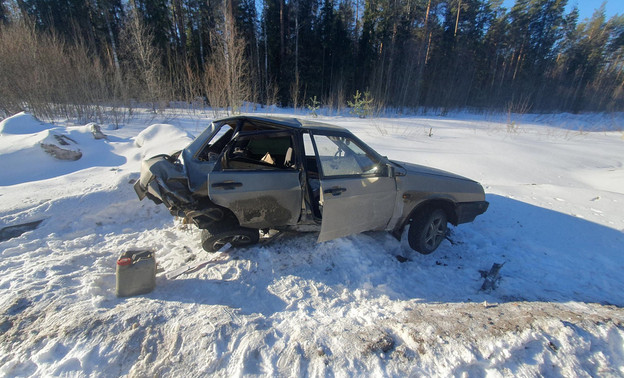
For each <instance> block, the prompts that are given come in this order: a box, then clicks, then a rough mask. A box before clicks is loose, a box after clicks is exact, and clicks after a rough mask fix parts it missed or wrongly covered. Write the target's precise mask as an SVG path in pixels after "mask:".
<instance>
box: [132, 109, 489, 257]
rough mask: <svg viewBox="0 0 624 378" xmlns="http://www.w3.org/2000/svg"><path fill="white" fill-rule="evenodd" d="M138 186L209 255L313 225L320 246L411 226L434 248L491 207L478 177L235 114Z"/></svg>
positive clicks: (156, 166)
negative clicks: (453, 228) (188, 226)
mask: <svg viewBox="0 0 624 378" xmlns="http://www.w3.org/2000/svg"><path fill="white" fill-rule="evenodd" d="M134 189H135V191H136V193H137V194H138V196H139V198H140V199H141V200H142V199H143V198H145V197H147V198H149V199H151V200H152V201H154V202H156V203H157V204H160V203H163V204H164V205H165V206H167V208H168V209H169V210H170V212H171V214H172V215H175V216H180V217H184V218H186V219H187V220H188V221H189V222H192V223H194V224H195V225H197V227H199V228H200V229H202V230H203V231H202V246H203V248H204V249H205V250H206V251H209V252H214V251H217V250H219V249H220V248H221V247H222V246H223V245H225V244H226V243H230V244H231V245H232V246H244V245H250V244H254V243H257V242H258V240H259V231H260V230H262V231H264V232H265V233H266V232H268V230H280V231H285V230H290V231H316V232H320V233H319V237H318V241H319V242H323V241H326V240H330V239H335V238H339V237H343V236H347V235H351V234H354V233H358V232H363V231H369V230H387V231H390V232H391V233H392V235H394V236H395V237H397V238H400V237H401V234H402V232H403V230H404V228H405V227H406V226H408V225H409V231H408V241H409V245H410V247H411V248H413V249H414V250H416V251H418V252H420V253H423V254H429V253H431V252H433V251H434V250H435V249H436V248H437V247H438V246H439V245H440V242H441V241H442V240H443V239H444V238H445V237H446V233H447V222H450V223H451V224H453V225H458V224H460V223H466V222H471V221H473V220H474V219H475V217H476V216H477V215H479V214H482V213H484V212H485V211H486V210H487V208H488V202H486V201H485V195H484V192H483V188H482V187H481V185H479V183H477V182H475V181H472V180H470V179H467V178H464V177H461V176H457V175H454V174H452V173H448V172H445V171H441V170H437V169H433V168H428V167H423V166H420V165H415V164H409V163H403V162H397V161H392V160H389V159H387V158H386V157H384V156H381V155H379V154H378V153H377V152H375V151H374V150H373V149H372V148H370V147H369V146H367V145H366V144H364V143H363V142H362V141H360V140H359V139H358V138H357V137H355V136H354V135H353V134H352V133H351V132H349V131H348V130H346V129H344V128H341V127H337V126H332V125H328V124H323V123H319V122H312V121H308V120H299V119H295V118H273V117H269V118H267V117H255V116H237V117H231V118H225V119H221V120H217V121H214V122H212V124H211V125H210V127H208V128H207V129H206V130H205V131H204V132H203V133H202V134H201V135H200V136H199V137H198V138H197V139H195V140H194V141H193V142H192V143H191V144H190V145H189V146H187V147H186V148H185V149H183V150H182V151H178V152H176V153H174V154H172V155H158V156H154V157H152V158H150V159H148V160H146V161H144V162H143V166H142V168H141V177H140V179H139V180H138V181H137V182H136V184H135V185H134Z"/></svg>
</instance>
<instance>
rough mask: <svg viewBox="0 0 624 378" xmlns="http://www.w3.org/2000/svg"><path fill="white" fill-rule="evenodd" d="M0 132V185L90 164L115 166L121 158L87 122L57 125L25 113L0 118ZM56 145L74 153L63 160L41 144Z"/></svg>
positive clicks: (49, 176)
mask: <svg viewBox="0 0 624 378" xmlns="http://www.w3.org/2000/svg"><path fill="white" fill-rule="evenodd" d="M1 125H2V126H4V130H5V131H7V130H8V131H11V132H10V133H8V132H6V133H2V134H0V156H2V163H3V169H2V175H0V186H8V185H16V184H20V183H26V182H32V181H37V180H44V179H49V178H54V177H59V176H62V175H66V174H69V173H72V172H76V171H79V170H83V169H87V168H91V167H94V166H104V167H106V166H108V167H111V166H116V165H119V164H123V163H124V162H125V158H124V157H122V156H119V155H118V154H115V153H114V152H113V151H112V146H111V144H110V143H109V141H108V140H106V139H99V140H98V139H95V138H94V135H93V126H92V125H91V124H89V125H84V126H75V127H61V126H54V125H51V124H46V123H43V122H41V121H39V120H37V119H36V118H34V117H33V116H31V115H29V114H26V113H19V114H17V115H15V116H13V117H9V118H7V119H5V120H4V121H2V124H1ZM46 146H57V147H60V148H62V149H66V150H68V151H69V152H74V153H76V158H75V159H73V160H74V161H65V160H62V159H58V158H55V157H54V156H53V155H52V154H50V153H46V152H45V149H44V148H43V147H46Z"/></svg>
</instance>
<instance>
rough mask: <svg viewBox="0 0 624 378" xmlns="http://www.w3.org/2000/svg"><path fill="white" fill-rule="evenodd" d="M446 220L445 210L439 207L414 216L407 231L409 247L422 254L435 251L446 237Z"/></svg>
mask: <svg viewBox="0 0 624 378" xmlns="http://www.w3.org/2000/svg"><path fill="white" fill-rule="evenodd" d="M447 221H448V218H447V216H446V212H444V210H442V209H439V208H434V209H431V210H429V211H427V212H425V213H424V214H422V216H419V217H417V218H414V219H413V220H412V224H411V225H410V228H409V231H408V233H407V241H408V242H409V245H410V247H411V248H412V249H413V250H415V251H416V252H419V253H422V254H423V255H428V254H430V253H432V252H433V251H435V250H436V249H437V248H438V246H439V245H440V243H442V240H444V238H445V237H446V230H447Z"/></svg>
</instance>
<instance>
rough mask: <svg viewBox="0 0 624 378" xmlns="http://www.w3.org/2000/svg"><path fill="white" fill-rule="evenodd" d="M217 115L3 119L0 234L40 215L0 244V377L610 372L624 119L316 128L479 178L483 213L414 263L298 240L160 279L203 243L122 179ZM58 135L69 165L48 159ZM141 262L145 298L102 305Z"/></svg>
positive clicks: (350, 242) (418, 120)
mask: <svg viewBox="0 0 624 378" xmlns="http://www.w3.org/2000/svg"><path fill="white" fill-rule="evenodd" d="M299 116H301V115H299ZM303 116H304V117H306V116H307V115H303ZM211 117H212V113H205V114H194V115H190V114H187V113H185V112H178V113H176V114H169V115H168V118H167V119H164V120H163V119H159V120H154V119H152V120H149V121H146V119H147V118H145V117H142V116H141V115H140V114H139V115H136V116H135V118H134V120H133V121H132V122H130V123H128V124H126V125H124V126H123V127H122V128H120V129H118V130H112V129H111V128H107V127H103V128H102V131H103V132H104V133H106V134H107V135H108V138H107V139H100V140H96V139H94V138H93V137H92V135H91V128H90V127H89V125H79V126H72V127H66V126H67V125H63V124H62V123H61V126H59V125H51V124H45V123H41V122H38V121H37V120H35V119H34V118H32V117H31V116H29V115H27V114H19V115H16V116H14V117H12V118H9V119H5V120H4V121H2V123H0V164H1V168H0V228H3V227H6V226H12V225H17V224H23V223H28V222H33V221H38V220H43V222H42V223H41V225H40V226H39V227H38V228H37V229H35V230H32V231H28V232H25V233H24V234H22V235H21V236H18V237H15V238H11V239H9V240H5V241H1V242H0V256H1V257H0V375H4V376H27V375H37V376H50V375H72V376H92V375H93V376H119V375H131V376H154V375H158V376H161V375H165V376H199V375H207V374H215V375H218V376H227V377H230V376H242V375H271V376H277V375H280V376H281V375H286V376H300V375H311V376H328V375H329V376H333V375H335V376H351V375H355V376H360V375H364V374H366V375H374V376H406V375H413V376H421V375H425V376H430V375H434V376H448V375H454V376H477V377H478V376H483V375H485V374H488V375H491V376H512V375H519V376H541V375H545V376H624V310H622V307H623V306H624V279H623V278H622V277H623V276H624V274H623V272H624V166H623V164H624V134H623V132H622V129H624V115H622V114H616V115H585V116H582V115H581V116H576V115H567V114H564V115H554V116H553V115H551V116H539V115H525V116H516V115H513V117H511V118H508V116H506V115H487V114H484V115H474V114H459V113H458V114H454V115H453V114H451V115H448V116H446V117H439V116H430V115H422V116H409V117H407V116H405V117H396V118H373V119H357V118H350V117H342V116H332V117H329V116H321V117H319V119H318V120H320V121H326V122H330V123H334V124H337V125H340V126H344V127H347V128H349V129H350V130H351V131H353V132H354V133H355V134H356V135H358V136H359V137H360V138H361V139H363V140H364V141H366V142H367V143H369V144H370V145H371V146H372V147H374V148H375V149H376V150H377V151H379V152H380V153H382V154H383V155H387V156H388V157H390V158H392V159H395V160H403V161H409V162H415V163H419V164H423V165H429V166H432V167H436V168H441V169H445V170H449V171H452V172H455V173H458V174H461V175H464V176H467V177H470V178H473V179H475V180H478V181H480V182H481V183H482V184H483V185H484V187H485V189H486V192H487V200H488V201H489V202H490V208H489V210H488V211H487V213H485V214H484V215H482V216H480V217H478V218H477V219H476V221H475V222H474V223H471V224H465V225H461V226H459V227H457V228H454V229H453V233H452V240H453V241H454V244H451V243H450V242H448V241H444V242H443V243H442V245H441V246H440V248H439V249H438V250H437V251H436V252H435V253H433V254H431V255H427V256H423V255H419V254H417V253H414V252H411V251H410V249H409V247H408V245H407V242H406V240H402V241H401V242H399V241H397V240H396V239H394V238H392V237H391V236H390V235H388V234H386V233H383V232H371V233H365V234H360V235H355V236H351V237H347V238H342V239H338V240H333V241H329V242H325V243H321V244H317V243H316V242H315V240H316V235H314V234H298V235H289V236H286V237H284V238H282V239H279V240H277V241H274V242H272V243H269V244H266V245H262V246H256V247H252V248H249V249H245V250H235V251H233V252H232V253H229V254H226V253H223V254H218V255H216V256H215V259H216V261H215V262H214V263H213V264H211V265H208V266H207V267H205V268H202V269H200V270H198V271H196V272H193V273H190V274H186V275H183V276H180V277H179V278H177V279H174V280H168V279H167V278H166V277H165V273H166V272H167V271H171V270H172V269H175V268H177V267H179V266H181V265H183V264H184V263H186V262H189V261H191V260H194V259H202V258H205V257H206V253H205V252H203V250H202V249H201V246H200V232H199V231H198V230H197V229H196V228H194V227H190V226H188V225H184V224H182V222H181V221H179V220H174V219H173V217H171V216H170V215H169V213H168V211H167V210H166V208H164V207H163V206H162V205H160V206H157V205H155V204H154V203H152V202H151V201H142V202H140V201H139V200H138V198H137V196H136V194H135V193H134V191H133V188H132V183H133V182H134V181H135V180H136V179H137V178H138V172H139V168H140V162H141V159H143V158H144V157H149V156H151V155H154V154H156V153H161V152H172V151H174V150H176V149H178V148H181V147H183V146H184V145H186V144H187V143H188V142H189V141H190V140H191V139H192V135H199V133H200V132H201V131H202V130H203V129H204V128H205V127H206V126H207V125H208V123H209V122H210V120H211ZM152 124H154V125H152ZM61 134H62V135H67V136H68V137H69V138H71V140H72V141H74V142H76V143H77V147H76V146H74V148H79V149H80V152H81V153H82V157H81V158H80V159H79V160H77V161H60V160H56V159H54V158H53V157H51V156H50V155H48V154H46V153H45V152H43V150H42V149H41V147H40V143H41V142H42V141H43V142H45V141H49V140H53V139H54V138H56V137H54V135H61ZM403 239H405V238H403ZM146 248H147V249H152V250H154V251H155V254H156V259H157V262H158V265H159V272H158V274H157V278H156V288H155V290H154V291H153V292H152V293H150V294H147V295H142V296H136V297H130V298H117V297H116V296H115V261H116V260H117V258H118V256H119V255H120V254H121V253H122V252H124V251H126V250H130V249H146ZM397 256H404V257H408V258H409V259H408V260H407V261H406V262H399V260H398V259H397ZM493 263H505V265H504V266H503V268H502V269H501V271H500V273H501V276H502V279H501V281H500V283H499V286H498V288H497V289H496V290H494V291H492V292H490V293H485V292H482V291H480V290H479V289H480V287H481V284H482V282H483V279H482V278H481V274H480V273H479V271H480V270H489V269H490V267H491V266H492V264H493Z"/></svg>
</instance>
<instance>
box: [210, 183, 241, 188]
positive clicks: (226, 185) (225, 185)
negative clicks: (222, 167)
mask: <svg viewBox="0 0 624 378" xmlns="http://www.w3.org/2000/svg"><path fill="white" fill-rule="evenodd" d="M211 186H212V187H213V188H221V189H226V190H232V189H234V188H238V187H240V186H243V184H242V183H240V182H233V181H224V182H217V183H214V184H212V185H211Z"/></svg>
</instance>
